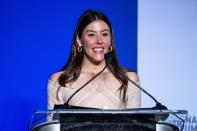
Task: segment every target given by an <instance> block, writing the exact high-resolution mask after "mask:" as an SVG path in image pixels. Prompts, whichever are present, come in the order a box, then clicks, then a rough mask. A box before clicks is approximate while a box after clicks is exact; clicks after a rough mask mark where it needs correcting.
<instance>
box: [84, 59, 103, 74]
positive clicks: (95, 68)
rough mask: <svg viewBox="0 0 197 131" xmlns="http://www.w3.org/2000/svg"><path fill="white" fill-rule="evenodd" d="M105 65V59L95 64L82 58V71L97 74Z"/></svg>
mask: <svg viewBox="0 0 197 131" xmlns="http://www.w3.org/2000/svg"><path fill="white" fill-rule="evenodd" d="M104 67H105V60H103V61H101V62H99V63H97V64H95V63H93V62H91V61H89V60H87V59H84V60H83V63H82V70H81V71H82V72H85V73H93V74H97V73H98V72H100V71H101V70H102V69H103V68H104Z"/></svg>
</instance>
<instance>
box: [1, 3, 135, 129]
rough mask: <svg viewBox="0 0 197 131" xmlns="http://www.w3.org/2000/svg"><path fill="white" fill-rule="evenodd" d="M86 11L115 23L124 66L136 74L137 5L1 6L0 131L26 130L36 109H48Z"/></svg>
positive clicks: (118, 46) (120, 57)
mask: <svg viewBox="0 0 197 131" xmlns="http://www.w3.org/2000/svg"><path fill="white" fill-rule="evenodd" d="M85 9H100V10H101V11H103V12H104V13H105V14H106V15H107V16H108V17H109V19H110V20H111V22H112V26H113V30H114V32H115V40H116V47H117V51H118V57H119V61H120V63H121V65H123V66H126V67H129V68H131V69H134V70H137V0H124V1H122V0H116V1H114V0H72V1H69V2H68V1H65V0H59V1H52V0H51V1H50V0H43V1H40V0H27V1H26V0H8V1H0V19H1V20H0V30H1V31H0V45H1V48H0V56H1V64H0V69H1V75H0V80H1V95H0V101H1V108H0V113H1V114H0V115H1V116H0V117H1V119H0V123H1V126H0V130H1V131H3V130H7V131H9V130H18V131H19V130H20V131H22V130H27V124H28V122H29V120H30V118H31V115H32V113H33V110H34V109H46V104H47V99H46V98H47V93H46V89H47V81H48V78H49V76H50V75H51V74H52V73H53V72H56V71H58V70H59V69H60V68H61V67H62V66H63V65H64V64H65V62H66V60H67V57H68V55H69V51H70V44H71V39H72V35H73V31H74V27H75V24H76V21H77V19H78V17H79V15H81V13H82V12H83V11H84V10H85Z"/></svg>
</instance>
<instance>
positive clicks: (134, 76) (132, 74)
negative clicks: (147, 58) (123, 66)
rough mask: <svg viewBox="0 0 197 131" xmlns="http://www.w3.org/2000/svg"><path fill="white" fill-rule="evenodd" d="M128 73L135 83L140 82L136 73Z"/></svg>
mask: <svg viewBox="0 0 197 131" xmlns="http://www.w3.org/2000/svg"><path fill="white" fill-rule="evenodd" d="M126 73H127V75H128V77H129V78H130V79H132V80H134V81H135V82H137V81H139V77H138V75H137V73H136V72H126Z"/></svg>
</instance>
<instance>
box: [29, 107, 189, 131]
mask: <svg viewBox="0 0 197 131" xmlns="http://www.w3.org/2000/svg"><path fill="white" fill-rule="evenodd" d="M34 116H37V117H35V118H34V120H32V122H31V124H30V126H29V130H32V131H179V130H182V129H183V126H184V120H185V118H186V116H187V111H185V110H176V111H174V110H152V109H126V110H102V109H63V110H60V109H58V110H51V111H36V112H35V113H34ZM49 116H53V119H52V120H50V121H49V120H48V121H46V119H45V121H44V119H43V118H46V117H49ZM174 121H179V122H178V123H179V125H176V123H175V124H173V123H172V122H174ZM180 123H181V124H180Z"/></svg>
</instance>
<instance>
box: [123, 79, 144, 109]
mask: <svg viewBox="0 0 197 131" xmlns="http://www.w3.org/2000/svg"><path fill="white" fill-rule="evenodd" d="M136 84H138V85H140V83H139V80H138V81H136ZM127 97H128V100H127V105H126V108H140V107H141V90H140V89H139V88H138V87H136V86H135V85H134V84H132V83H131V82H129V83H128V92H127Z"/></svg>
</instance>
